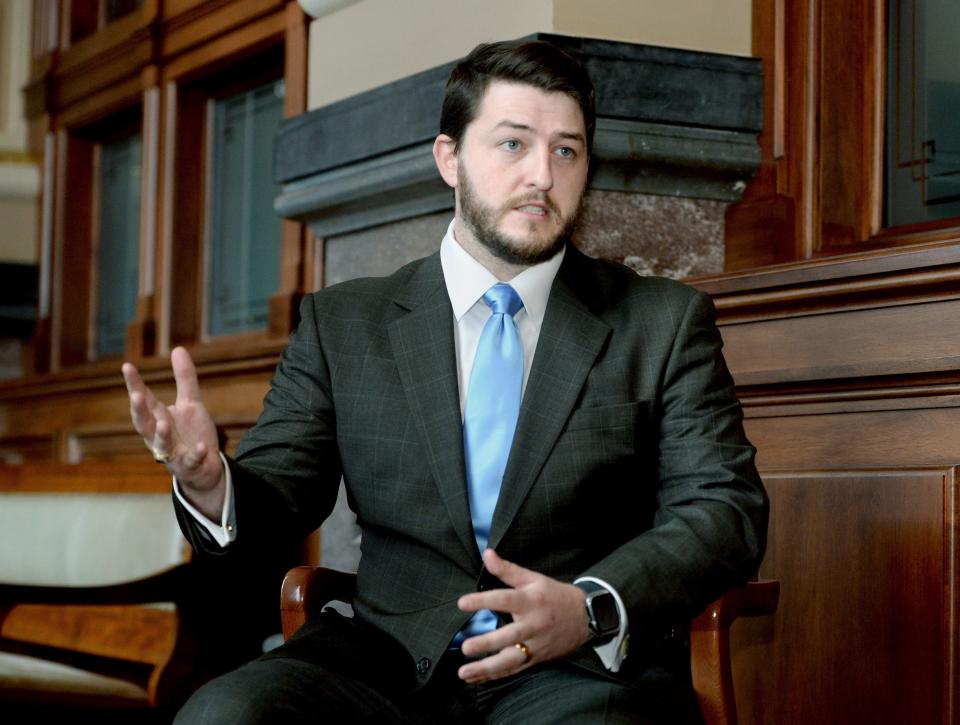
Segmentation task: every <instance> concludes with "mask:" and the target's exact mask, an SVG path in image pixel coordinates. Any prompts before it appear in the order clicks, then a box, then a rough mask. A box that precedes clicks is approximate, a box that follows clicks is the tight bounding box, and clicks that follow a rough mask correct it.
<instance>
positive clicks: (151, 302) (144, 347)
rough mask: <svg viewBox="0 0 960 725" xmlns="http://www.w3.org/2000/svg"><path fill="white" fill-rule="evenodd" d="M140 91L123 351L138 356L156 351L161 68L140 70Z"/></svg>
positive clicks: (138, 357) (129, 355)
mask: <svg viewBox="0 0 960 725" xmlns="http://www.w3.org/2000/svg"><path fill="white" fill-rule="evenodd" d="M141 82H142V85H143V87H144V91H143V122H142V126H141V138H142V149H143V160H142V163H141V168H142V174H141V176H142V182H141V195H140V245H139V258H140V262H139V279H138V282H137V309H136V315H135V317H134V319H133V320H132V321H131V322H130V324H129V325H128V326H127V331H126V346H125V347H126V355H127V356H128V357H130V358H133V359H135V360H136V359H140V358H143V357H147V356H149V355H153V354H154V353H155V351H156V347H157V346H156V342H157V341H156V334H157V325H156V316H155V312H156V309H155V308H156V294H155V291H156V276H157V275H156V268H157V253H158V250H157V226H158V216H159V202H160V186H159V180H160V165H161V161H160V153H161V151H160V130H161V120H160V119H161V110H162V108H161V96H162V93H161V89H160V71H159V68H158V67H157V66H149V67H147V68H145V69H144V70H143V72H142V73H141Z"/></svg>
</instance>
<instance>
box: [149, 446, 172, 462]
mask: <svg viewBox="0 0 960 725" xmlns="http://www.w3.org/2000/svg"><path fill="white" fill-rule="evenodd" d="M150 451H151V452H152V453H153V460H155V461H156V462H157V463H170V461H172V460H173V454H172V453H164V452H163V451H161V450H160V449H159V448H151V449H150Z"/></svg>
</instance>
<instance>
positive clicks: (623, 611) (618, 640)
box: [574, 576, 630, 672]
mask: <svg viewBox="0 0 960 725" xmlns="http://www.w3.org/2000/svg"><path fill="white" fill-rule="evenodd" d="M580 582H593V583H594V584H599V585H600V586H602V587H603V588H604V589H606V590H607V591H608V592H610V593H611V594H612V595H613V600H614V601H615V602H616V603H617V614H618V615H619V616H620V629H619V630H618V631H617V635H616V636H615V637H614V638H613V639H611V640H610V641H609V642H604V643H603V644H601V645H597V646H596V647H594V648H593V651H594V652H596V653H597V656H598V657H600V661H601V662H602V663H603V666H604V667H606V668H607V669H608V670H610V671H611V672H619V671H620V665H622V664H623V661H624V660H625V659H626V658H627V646H628V645H629V643H630V634H629V632H630V627H629V624H630V623H629V622H628V621H627V608H626V606H624V604H623V600H622V599H621V598H620V595H619V594H617V590H616V589H614V588H613V587H612V586H610V585H609V584H607V582H605V581H604V580H603V579H597V577H595V576H582V577H580V578H579V579H577V580H576V581H574V584H579V583H580Z"/></svg>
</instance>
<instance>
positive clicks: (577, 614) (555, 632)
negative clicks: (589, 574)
mask: <svg viewBox="0 0 960 725" xmlns="http://www.w3.org/2000/svg"><path fill="white" fill-rule="evenodd" d="M483 562H484V564H485V565H486V568H487V571H489V572H490V573H491V574H493V575H494V576H495V577H497V578H498V579H500V581H502V582H503V583H504V584H507V585H508V586H509V587H511V588H510V589H490V590H488V591H484V592H474V593H471V594H465V595H464V596H462V597H460V599H459V600H458V602H457V604H458V606H459V607H460V609H462V610H463V611H465V612H475V611H478V610H480V609H491V610H493V611H495V612H509V613H510V615H511V616H512V617H513V621H512V622H511V623H510V624H507V625H504V626H503V627H500V628H499V629H495V630H494V631H492V632H487V633H485V634H481V635H478V636H476V637H471V638H469V639H467V640H464V642H463V644H462V646H461V650H462V651H463V653H464V654H465V655H468V656H477V655H481V654H484V653H486V652H489V653H491V654H490V655H488V656H487V657H484V658H483V659H481V660H477V661H476V662H470V663H469V664H466V665H464V666H463V667H461V668H460V670H459V672H458V674H459V676H460V679H462V680H465V681H466V682H485V681H487V680H495V679H498V678H500V677H506V676H507V675H512V674H514V673H516V672H519V671H520V670H523V669H526V668H527V667H530V666H531V665H534V664H536V663H538V662H546V661H548V660H554V659H557V658H560V657H563V656H564V655H567V654H569V653H570V652H573V651H574V650H575V649H577V648H578V647H579V646H580V645H582V644H583V643H585V642H586V641H587V640H588V639H589V638H590V629H589V626H588V624H587V614H586V610H585V608H584V595H583V592H582V591H581V590H580V589H579V588H578V587H575V586H574V585H573V584H564V583H563V582H560V581H557V580H556V579H551V578H550V577H548V576H544V575H543V574H538V573H537V572H535V571H530V570H529V569H524V568H523V567H522V566H518V565H517V564H513V563H511V562H509V561H506V560H505V559H501V558H500V557H499V556H497V554H496V552H495V551H494V550H493V549H487V550H486V551H485V552H483ZM517 645H523V647H518V646H517ZM524 647H525V648H526V650H525V651H524Z"/></svg>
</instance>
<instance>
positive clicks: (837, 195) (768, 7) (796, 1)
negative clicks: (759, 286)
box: [726, 0, 960, 270]
mask: <svg viewBox="0 0 960 725" xmlns="http://www.w3.org/2000/svg"><path fill="white" fill-rule="evenodd" d="M753 52H754V54H755V55H757V56H758V57H760V58H761V59H762V61H763V64H764V78H765V88H764V117H765V118H766V119H767V121H766V124H765V128H764V131H763V133H762V134H761V135H760V139H759V141H760V147H761V156H762V163H761V170H760V173H759V174H758V176H757V177H756V178H755V179H754V180H753V181H752V182H751V183H750V184H749V185H748V188H747V190H746V193H745V194H744V198H743V201H742V202H740V203H738V204H735V205H732V206H731V207H730V209H729V210H728V212H727V232H726V236H727V268H728V269H730V270H737V269H746V268H751V267H758V266H764V265H769V264H775V263H779V262H791V261H798V260H808V259H814V258H819V257H830V256H835V255H841V254H848V253H859V252H866V251H873V250H882V249H887V248H899V247H904V246H907V245H923V244H943V243H958V242H960V218H951V219H945V220H938V221H929V222H921V223H917V224H909V225H902V226H896V227H889V228H884V227H883V226H882V218H883V197H884V188H883V184H884V169H883V164H884V134H885V128H884V119H885V78H886V0H829V2H827V1H826V0H753Z"/></svg>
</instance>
